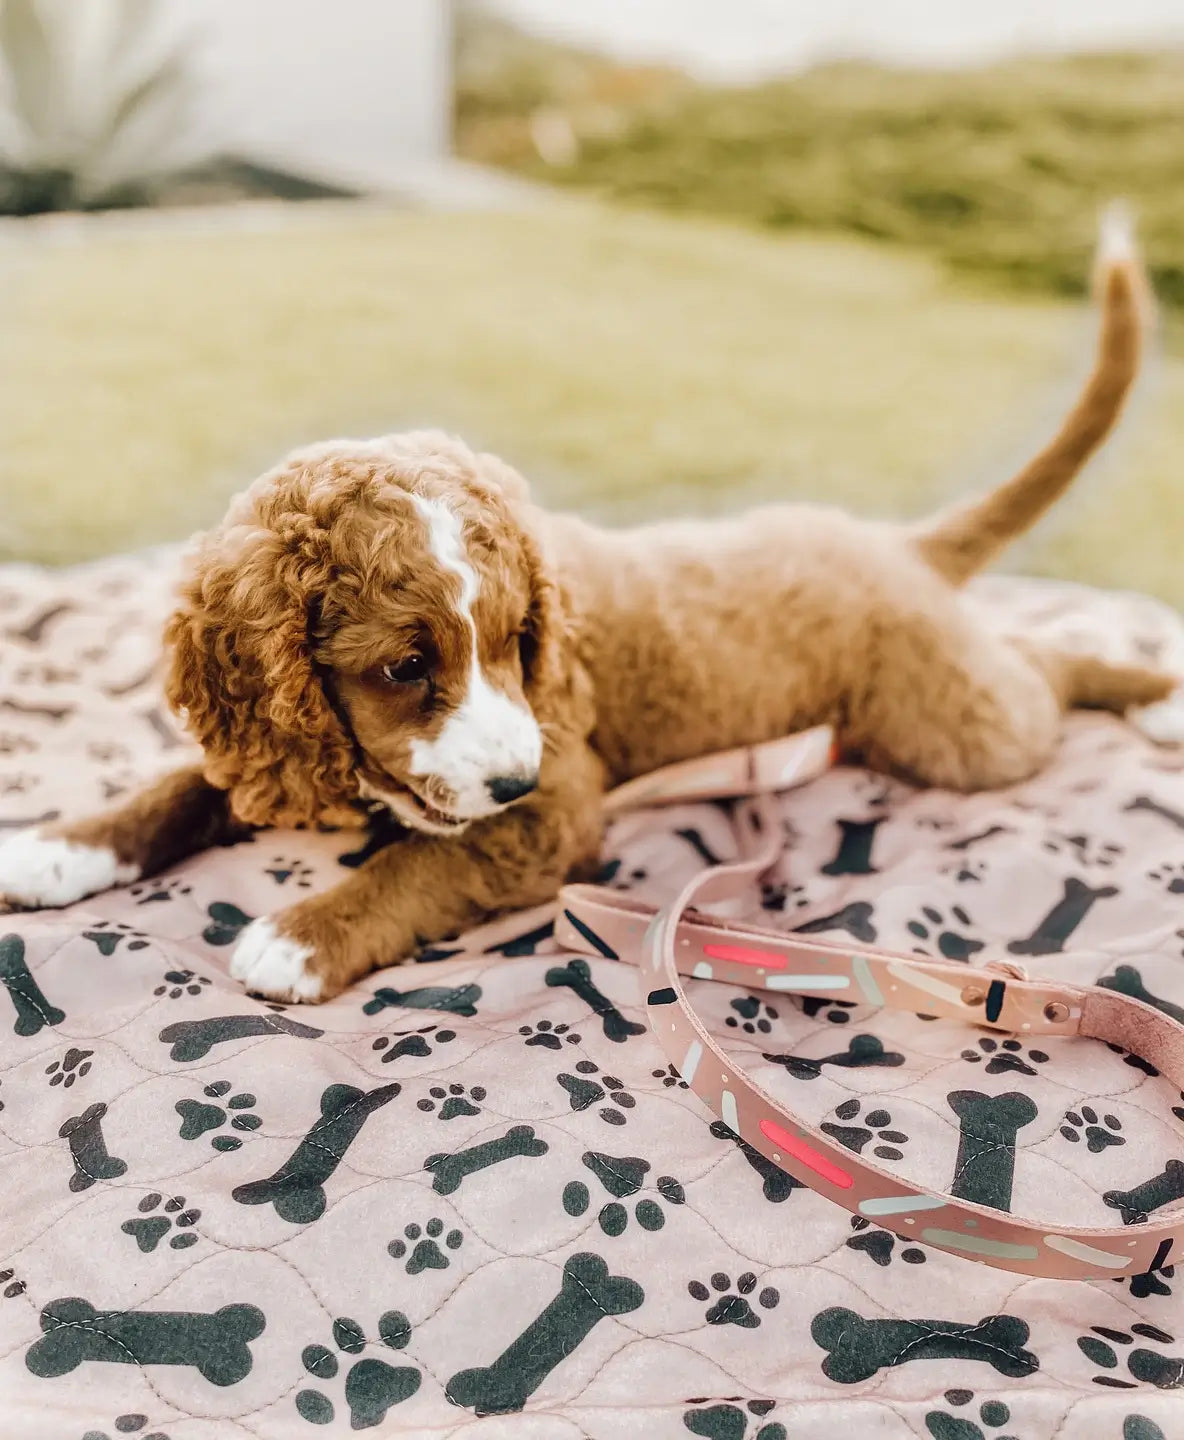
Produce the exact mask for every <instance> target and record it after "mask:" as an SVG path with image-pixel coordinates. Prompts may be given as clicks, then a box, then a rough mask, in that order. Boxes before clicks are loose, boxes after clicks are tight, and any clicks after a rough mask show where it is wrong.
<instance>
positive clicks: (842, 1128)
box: [820, 1100, 909, 1160]
mask: <svg viewBox="0 0 1184 1440" xmlns="http://www.w3.org/2000/svg"><path fill="white" fill-rule="evenodd" d="M862 1103H863V1102H862V1101H860V1100H844V1101H843V1103H842V1104H841V1105H837V1106H836V1107H835V1119H837V1120H855V1119H858V1118H859V1111H860V1109H861V1107H862ZM891 1124H892V1116H891V1115H890V1114H889V1113H888V1111H887V1110H869V1111H867V1113H866V1114H865V1115H864V1116H863V1124H862V1125H836V1124H834V1123H833V1121H830V1120H826V1121H824V1122H823V1124H822V1125H821V1126H820V1129H822V1130H824V1131H825V1132H826V1134H827V1135H829V1136H830V1137H831V1139H833V1140H837V1141H838V1142H839V1144H840V1145H843V1146H846V1148H847V1149H848V1150H854V1151H855V1153H856V1154H857V1155H862V1154H863V1151H864V1148H865V1147H866V1146H867V1145H868V1144H869V1143H870V1142H871V1141H872V1140H875V1141H877V1142H878V1143H877V1144H876V1145H873V1146H872V1154H873V1155H875V1156H878V1157H879V1159H881V1160H900V1159H902V1158H903V1154H904V1152H903V1151H901V1150H898V1149H897V1148H896V1147H897V1146H898V1145H905V1144H907V1143H908V1138H909V1137H908V1136H907V1135H905V1134H904V1133H903V1132H902V1131H900V1130H892V1129H889V1128H887V1127H889V1126H891ZM885 1141H887V1142H888V1143H887V1144H885V1143H884V1142H885Z"/></svg>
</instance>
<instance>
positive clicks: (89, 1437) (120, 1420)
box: [82, 1415, 169, 1440]
mask: <svg viewBox="0 0 1184 1440" xmlns="http://www.w3.org/2000/svg"><path fill="white" fill-rule="evenodd" d="M147 1423H148V1417H147V1415H117V1416H116V1417H115V1432H116V1434H117V1435H136V1436H138V1437H139V1440H169V1437H168V1436H167V1435H166V1434H165V1433H164V1431H163V1430H152V1431H150V1432H149V1433H148V1434H147V1435H140V1431H141V1430H143V1428H144V1426H145V1425H147ZM82 1440H110V1436H108V1435H105V1434H104V1433H103V1432H102V1431H101V1430H88V1431H87V1432H86V1434H85V1435H84V1436H83V1437H82Z"/></svg>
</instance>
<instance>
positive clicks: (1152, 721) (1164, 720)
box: [1126, 689, 1184, 745]
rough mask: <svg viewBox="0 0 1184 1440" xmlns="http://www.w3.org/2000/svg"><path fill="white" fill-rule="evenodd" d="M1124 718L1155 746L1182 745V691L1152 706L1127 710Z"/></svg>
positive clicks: (1183, 698)
mask: <svg viewBox="0 0 1184 1440" xmlns="http://www.w3.org/2000/svg"><path fill="white" fill-rule="evenodd" d="M1126 718H1127V719H1128V720H1129V721H1130V722H1131V724H1132V725H1133V726H1134V727H1135V729H1136V730H1141V731H1142V733H1143V734H1144V735H1146V737H1147V738H1148V740H1150V741H1151V742H1152V743H1153V744H1155V745H1184V689H1182V690H1177V691H1175V692H1174V693H1173V694H1171V695H1169V696H1168V698H1167V699H1166V700H1159V701H1157V702H1156V703H1155V704H1154V705H1144V706H1142V707H1141V708H1140V709H1137V710H1128V711H1127V712H1126Z"/></svg>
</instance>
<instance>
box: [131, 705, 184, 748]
mask: <svg viewBox="0 0 1184 1440" xmlns="http://www.w3.org/2000/svg"><path fill="white" fill-rule="evenodd" d="M140 719H141V720H143V721H144V723H145V725H147V726H148V728H149V730H151V731H152V733H153V734H154V735H155V736H156V738H157V739H158V740H159V741H160V748H161V749H162V750H176V749H178V748H179V747H180V746H181V745H183V744H184V743H185V742H184V741H183V740H181V739H180V738H179V736H178V735H177V732H176V730H174V729H173V727H172V726H171V725H170V724H169V722H168V720H167V719H166V718H165V715H164V712H163V711H162V710H161V708H160V706H159V705H153V706H151V707H150V708H149V709H147V710H145V711H144V713H143V714H142V715H141V716H140Z"/></svg>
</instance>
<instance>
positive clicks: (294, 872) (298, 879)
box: [263, 855, 312, 890]
mask: <svg viewBox="0 0 1184 1440" xmlns="http://www.w3.org/2000/svg"><path fill="white" fill-rule="evenodd" d="M263 873H264V874H265V875H270V876H271V878H272V879H273V880H274V881H275V883H276V884H277V885H286V884H287V883H288V881H289V880H290V881H291V882H292V884H293V885H295V886H296V887H297V888H298V889H300V890H307V889H308V888H309V886H310V885H311V884H312V880H311V879H310V876H311V875H312V866H311V865H306V864H305V863H304V861H303V860H285V859H284V857H283V856H282V855H275V856H273V857H272V861H271V864H270V865H265V866H264V867H263Z"/></svg>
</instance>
